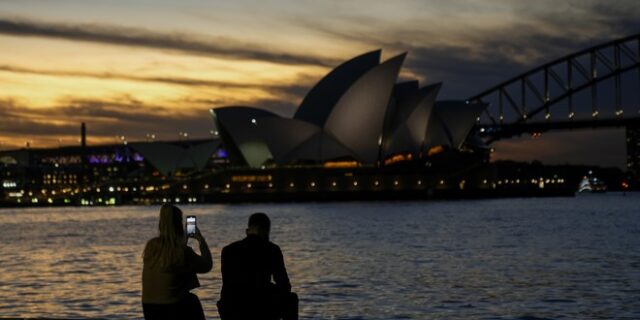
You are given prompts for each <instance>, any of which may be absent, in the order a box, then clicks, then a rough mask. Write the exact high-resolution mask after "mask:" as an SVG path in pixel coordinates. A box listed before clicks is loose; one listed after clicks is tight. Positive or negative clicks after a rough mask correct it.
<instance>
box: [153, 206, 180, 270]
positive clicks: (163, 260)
mask: <svg viewBox="0 0 640 320" xmlns="http://www.w3.org/2000/svg"><path fill="white" fill-rule="evenodd" d="M184 247H185V238H184V229H183V228H182V211H181V210H180V209H178V207H176V206H174V205H171V204H164V205H162V207H161V208H160V221H159V223H158V237H156V238H153V239H151V240H150V241H149V242H147V246H146V248H145V249H144V254H143V258H144V261H145V262H146V263H149V264H150V266H151V267H156V266H157V267H160V268H162V269H172V268H174V267H179V266H181V265H182V264H183V263H184Z"/></svg>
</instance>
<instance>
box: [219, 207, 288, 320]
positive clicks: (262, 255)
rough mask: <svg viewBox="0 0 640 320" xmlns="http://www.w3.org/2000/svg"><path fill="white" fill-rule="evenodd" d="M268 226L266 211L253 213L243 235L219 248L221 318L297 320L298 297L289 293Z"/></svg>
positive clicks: (279, 254) (279, 258) (278, 253)
mask: <svg viewBox="0 0 640 320" xmlns="http://www.w3.org/2000/svg"><path fill="white" fill-rule="evenodd" d="M270 228H271V222H270V220H269V217H267V215H266V214H264V213H254V214H252V215H251V217H249V226H248V228H247V231H246V232H247V237H246V238H244V239H243V240H240V241H237V242H234V243H232V244H230V245H228V246H226V247H224V249H222V260H221V263H222V292H221V294H220V301H218V312H219V313H220V318H222V320H236V319H237V320H240V319H242V320H244V319H260V320H262V319H269V320H270V319H285V320H289V319H298V296H297V295H296V294H295V293H292V292H291V284H290V283H289V277H288V276H287V270H286V268H285V266H284V259H283V257H282V251H280V247H278V246H277V245H276V244H274V243H272V242H271V241H269V231H270ZM272 279H273V281H274V282H271V280H272Z"/></svg>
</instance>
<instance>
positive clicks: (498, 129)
mask: <svg viewBox="0 0 640 320" xmlns="http://www.w3.org/2000/svg"><path fill="white" fill-rule="evenodd" d="M612 127H625V128H628V127H631V128H640V116H638V117H630V118H626V117H619V118H609V119H589V120H577V119H576V120H563V121H554V120H549V121H542V122H515V123H503V124H499V123H496V124H478V125H476V127H475V128H474V130H475V132H476V133H477V134H478V135H479V136H480V137H482V138H488V141H487V142H488V143H491V142H494V141H496V140H500V139H506V138H511V137H514V136H519V135H522V134H525V133H529V134H534V133H541V132H547V131H550V130H571V129H587V128H588V129H596V128H612Z"/></svg>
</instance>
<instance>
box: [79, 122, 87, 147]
mask: <svg viewBox="0 0 640 320" xmlns="http://www.w3.org/2000/svg"><path fill="white" fill-rule="evenodd" d="M80 135H81V137H80V145H81V146H82V147H83V148H84V147H86V146H87V126H86V125H85V124H84V122H83V123H82V126H81V127H80Z"/></svg>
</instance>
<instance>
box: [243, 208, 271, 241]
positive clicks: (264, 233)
mask: <svg viewBox="0 0 640 320" xmlns="http://www.w3.org/2000/svg"><path fill="white" fill-rule="evenodd" d="M270 230H271V220H269V217H267V215H266V214H264V213H262V212H258V213H254V214H252V215H251V216H250V217H249V226H248V227H247V235H248V236H249V235H253V236H258V237H260V238H264V239H267V240H268V239H269V231H270Z"/></svg>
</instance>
